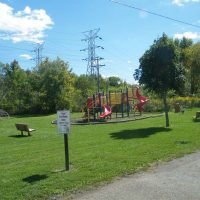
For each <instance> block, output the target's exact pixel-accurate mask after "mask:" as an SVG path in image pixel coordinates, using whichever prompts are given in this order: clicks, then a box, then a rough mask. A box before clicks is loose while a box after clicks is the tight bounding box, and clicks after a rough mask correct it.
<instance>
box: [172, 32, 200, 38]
mask: <svg viewBox="0 0 200 200" xmlns="http://www.w3.org/2000/svg"><path fill="white" fill-rule="evenodd" d="M183 37H185V38H188V39H198V38H200V35H199V34H198V33H197V32H195V33H193V32H185V33H176V34H174V38H178V39H182V38H183Z"/></svg>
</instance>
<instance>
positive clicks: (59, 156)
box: [0, 109, 200, 200]
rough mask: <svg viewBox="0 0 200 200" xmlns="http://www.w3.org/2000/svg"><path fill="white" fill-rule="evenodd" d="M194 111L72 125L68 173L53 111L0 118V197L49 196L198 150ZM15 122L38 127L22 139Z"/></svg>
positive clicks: (199, 135) (198, 131) (199, 140)
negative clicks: (167, 118) (54, 122)
mask: <svg viewBox="0 0 200 200" xmlns="http://www.w3.org/2000/svg"><path fill="white" fill-rule="evenodd" d="M197 110H198V109H192V110H191V109H188V110H186V112H185V113H184V114H182V113H176V114H175V113H170V115H169V117H170V128H164V125H165V118H164V116H163V117H159V118H149V119H144V120H139V121H133V122H127V123H120V124H104V125H86V126H72V133H71V135H70V137H69V148H70V171H69V172H66V171H63V170H64V144H63V136H62V135H59V134H57V129H56V126H55V125H52V124H51V121H52V120H53V119H55V115H50V116H33V117H14V118H10V119H0V199H2V200H5V199H8V200H12V199H18V200H20V199H26V200H27V199H47V198H48V197H53V196H56V195H66V196H68V195H70V193H72V192H75V191H77V190H80V189H84V188H86V187H89V186H96V185H98V184H100V182H109V181H111V180H112V178H113V177H116V176H122V175H125V174H131V173H134V172H136V171H138V170H139V169H141V168H143V169H144V168H146V167H148V166H149V165H150V164H152V163H155V162H157V161H160V160H169V159H173V158H175V157H180V156H182V155H184V154H187V153H191V152H194V151H196V150H197V149H200V122H193V121H192V117H193V116H194V115H195V113H196V111H197ZM16 122H23V123H28V124H29V125H30V127H31V128H35V129H36V131H35V132H33V133H32V136H31V137H20V132H19V131H17V130H16V128H15V126H14V124H15V123H16Z"/></svg>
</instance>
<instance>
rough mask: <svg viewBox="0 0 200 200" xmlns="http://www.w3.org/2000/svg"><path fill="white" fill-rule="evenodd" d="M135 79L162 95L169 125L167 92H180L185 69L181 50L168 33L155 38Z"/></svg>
mask: <svg viewBox="0 0 200 200" xmlns="http://www.w3.org/2000/svg"><path fill="white" fill-rule="evenodd" d="M139 61H140V66H139V69H137V70H136V71H135V74H134V76H135V79H136V80H139V83H140V84H142V85H144V87H145V88H146V89H148V90H149V91H152V92H155V93H157V94H158V95H160V96H161V98H162V99H163V104H164V111H165V118H166V127H168V126H169V116H168V110H169V107H168V104H167V93H168V91H170V90H175V91H177V92H179V91H180V90H181V87H182V85H183V84H184V71H183V68H182V65H181V64H180V62H179V52H178V51H177V48H176V45H175V43H174V41H173V40H172V39H169V38H168V37H167V35H166V34H163V35H162V37H160V38H159V39H157V40H155V41H154V43H153V45H152V46H151V47H150V48H149V50H147V51H146V52H145V53H144V55H143V56H142V57H141V58H140V60H139Z"/></svg>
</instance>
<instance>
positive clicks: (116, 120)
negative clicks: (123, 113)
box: [71, 113, 164, 125]
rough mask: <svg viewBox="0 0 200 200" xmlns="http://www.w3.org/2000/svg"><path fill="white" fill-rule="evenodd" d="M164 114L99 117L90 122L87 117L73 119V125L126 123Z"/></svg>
mask: <svg viewBox="0 0 200 200" xmlns="http://www.w3.org/2000/svg"><path fill="white" fill-rule="evenodd" d="M163 115H164V114H163V113H160V114H142V115H133V116H131V115H130V116H129V117H124V118H122V117H117V118H116V117H113V118H112V119H107V120H106V119H105V120H102V119H99V120H90V121H89V122H88V121H87V120H86V119H73V120H72V121H71V125H92V124H93V125H95V124H111V123H113V124H114V123H125V122H131V121H136V120H142V119H148V118H155V117H162V116H163Z"/></svg>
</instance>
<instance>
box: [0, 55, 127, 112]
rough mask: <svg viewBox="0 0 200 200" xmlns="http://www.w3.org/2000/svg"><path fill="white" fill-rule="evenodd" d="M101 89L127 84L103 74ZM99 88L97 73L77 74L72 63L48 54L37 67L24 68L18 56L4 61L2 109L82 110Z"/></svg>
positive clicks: (1, 70)
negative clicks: (16, 58)
mask: <svg viewBox="0 0 200 200" xmlns="http://www.w3.org/2000/svg"><path fill="white" fill-rule="evenodd" d="M100 82H101V88H100V89H101V91H103V90H104V91H106V89H107V88H109V89H110V88H115V89H117V88H118V89H119V88H121V87H124V86H125V85H126V83H125V82H123V81H122V80H121V79H120V78H119V77H114V76H112V77H108V78H103V77H100ZM96 91H97V77H96V76H87V75H80V76H78V75H76V74H74V73H73V72H72V69H70V67H69V63H67V62H64V61H63V60H61V59H60V58H57V59H56V60H49V59H48V58H46V59H45V60H44V61H43V62H42V63H41V64H40V65H39V66H38V67H37V68H34V69H32V70H24V69H23V68H22V67H20V65H19V63H18V62H17V61H16V60H14V61H13V62H11V63H10V64H3V63H0V109H4V110H6V111H7V112H9V113H12V114H25V113H27V114H36V113H37V114H38V113H55V112H56V110H59V109H64V108H65V109H71V110H73V111H81V109H82V108H83V107H84V106H85V105H86V100H87V97H88V96H91V95H92V94H94V93H95V92H96Z"/></svg>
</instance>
